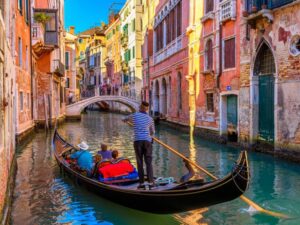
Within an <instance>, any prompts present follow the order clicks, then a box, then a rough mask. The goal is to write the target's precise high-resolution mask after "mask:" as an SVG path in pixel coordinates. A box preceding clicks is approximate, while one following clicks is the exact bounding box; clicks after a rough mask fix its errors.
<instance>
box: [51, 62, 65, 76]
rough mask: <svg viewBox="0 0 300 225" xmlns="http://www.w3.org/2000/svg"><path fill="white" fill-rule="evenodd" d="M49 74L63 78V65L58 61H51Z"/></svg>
mask: <svg viewBox="0 0 300 225" xmlns="http://www.w3.org/2000/svg"><path fill="white" fill-rule="evenodd" d="M51 72H52V73H55V74H56V75H58V76H60V77H63V76H65V65H64V64H63V63H62V62H61V61H60V60H59V59H54V60H53V61H52V67H51Z"/></svg>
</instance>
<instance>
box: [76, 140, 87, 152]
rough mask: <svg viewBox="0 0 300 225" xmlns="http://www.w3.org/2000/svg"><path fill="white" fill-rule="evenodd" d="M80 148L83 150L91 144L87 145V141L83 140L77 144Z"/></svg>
mask: <svg viewBox="0 0 300 225" xmlns="http://www.w3.org/2000/svg"><path fill="white" fill-rule="evenodd" d="M77 146H78V148H80V149H82V150H88V149H89V146H88V145H87V143H85V142H84V141H83V142H81V143H80V144H79V145H77Z"/></svg>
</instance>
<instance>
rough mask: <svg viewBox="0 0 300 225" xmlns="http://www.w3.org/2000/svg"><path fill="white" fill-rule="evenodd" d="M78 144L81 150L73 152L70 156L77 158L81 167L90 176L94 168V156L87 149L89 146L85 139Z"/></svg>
mask: <svg viewBox="0 0 300 225" xmlns="http://www.w3.org/2000/svg"><path fill="white" fill-rule="evenodd" d="M77 146H78V147H79V148H80V150H79V151H77V152H75V153H73V154H71V156H70V158H71V159H76V160H77V165H78V167H79V169H80V170H82V171H83V172H84V173H86V174H87V176H90V175H91V173H92V170H93V156H92V154H91V153H90V152H89V151H87V150H88V149H89V146H88V145H87V144H86V143H85V142H84V141H83V142H81V143H80V144H79V145H77Z"/></svg>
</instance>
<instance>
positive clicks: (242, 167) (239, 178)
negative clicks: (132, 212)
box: [54, 133, 249, 214]
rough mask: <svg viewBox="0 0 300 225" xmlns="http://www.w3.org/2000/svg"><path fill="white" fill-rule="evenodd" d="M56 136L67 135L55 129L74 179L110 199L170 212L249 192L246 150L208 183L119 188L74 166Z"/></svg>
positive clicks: (151, 209) (66, 166)
mask: <svg viewBox="0 0 300 225" xmlns="http://www.w3.org/2000/svg"><path fill="white" fill-rule="evenodd" d="M56 140H59V141H62V140H63V139H62V138H61V137H60V136H59V135H58V134H57V133H55V137H54V147H55V157H56V159H57V162H58V164H59V165H60V167H61V168H62V169H63V170H64V171H65V172H67V173H68V174H69V175H70V176H71V178H72V179H74V180H75V181H76V182H77V183H79V184H81V185H84V186H85V187H86V188H87V189H88V190H91V191H93V192H95V193H97V194H99V195H100V196H102V197H104V198H106V199H108V200H111V201H113V202H116V203H118V204H121V205H123V206H126V207H129V208H134V209H137V210H141V211H145V212H150V213H156V214H169V213H179V212H184V211H189V210H194V209H198V208H203V207H208V206H211V205H215V204H218V203H222V202H226V201H230V200H233V199H235V198H237V197H239V196H240V195H242V194H243V193H244V192H245V190H246V189H247V188H248V184H249V170H248V161H247V155H246V152H242V153H241V155H240V158H239V161H238V163H237V166H236V168H235V169H234V170H233V172H232V173H231V174H229V175H228V176H226V177H225V178H223V179H220V180H217V181H213V182H209V183H206V184H204V185H199V184H198V185H197V184H193V183H191V184H190V186H186V185H183V186H180V184H179V185H178V187H177V188H173V189H172V190H166V191H154V190H153V191H138V190H127V189H123V188H118V187H116V186H111V185H107V184H104V183H101V182H98V181H96V180H93V179H90V178H87V177H85V176H83V175H81V174H80V173H78V172H76V171H74V170H72V169H71V168H70V167H69V166H68V165H67V163H65V161H64V160H63V158H62V157H60V156H59V154H58V153H57V149H56V148H57V145H56V143H55V141H56ZM69 146H71V145H69Z"/></svg>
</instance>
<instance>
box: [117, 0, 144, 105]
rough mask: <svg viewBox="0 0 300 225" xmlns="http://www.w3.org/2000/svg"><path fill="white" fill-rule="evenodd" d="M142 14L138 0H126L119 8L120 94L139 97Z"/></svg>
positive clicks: (137, 98)
mask: <svg viewBox="0 0 300 225" xmlns="http://www.w3.org/2000/svg"><path fill="white" fill-rule="evenodd" d="M142 14H143V7H142V2H141V1H140V0H127V1H126V3H125V5H124V6H123V8H122V9H121V10H120V20H121V33H122V37H121V45H122V50H121V54H122V74H123V76H122V95H125V96H128V97H130V98H134V99H136V100H140V99H141V90H142V85H143V83H142V54H141V52H142V50H141V46H142V40H143V37H142V26H143V21H142Z"/></svg>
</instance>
